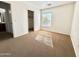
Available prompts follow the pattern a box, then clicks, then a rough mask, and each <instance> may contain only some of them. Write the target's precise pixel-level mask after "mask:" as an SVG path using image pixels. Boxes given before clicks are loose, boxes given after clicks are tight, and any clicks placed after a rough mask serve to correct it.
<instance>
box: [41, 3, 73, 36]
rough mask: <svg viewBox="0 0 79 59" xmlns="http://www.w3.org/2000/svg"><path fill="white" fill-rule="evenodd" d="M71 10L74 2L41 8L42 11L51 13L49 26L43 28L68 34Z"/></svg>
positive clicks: (71, 15)
mask: <svg viewBox="0 0 79 59" xmlns="http://www.w3.org/2000/svg"><path fill="white" fill-rule="evenodd" d="M73 11H74V3H70V4H66V5H62V6H58V7H53V8H50V9H44V10H42V12H51V13H52V15H53V16H52V24H51V26H50V27H47V28H43V29H45V30H48V31H53V32H58V33H62V34H67V35H69V34H70V31H71V24H72V17H73ZM41 28H42V27H41Z"/></svg>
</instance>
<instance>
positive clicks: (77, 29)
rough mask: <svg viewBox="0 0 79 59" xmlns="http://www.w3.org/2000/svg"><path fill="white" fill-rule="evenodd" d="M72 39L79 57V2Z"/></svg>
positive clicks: (73, 24) (76, 6) (76, 7)
mask: <svg viewBox="0 0 79 59" xmlns="http://www.w3.org/2000/svg"><path fill="white" fill-rule="evenodd" d="M71 39H72V43H73V46H74V49H75V53H76V56H78V57H79V2H76V5H75V11H74V17H73V23H72V29H71Z"/></svg>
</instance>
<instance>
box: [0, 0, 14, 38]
mask: <svg viewBox="0 0 79 59" xmlns="http://www.w3.org/2000/svg"><path fill="white" fill-rule="evenodd" d="M10 37H13V30H12V18H11V5H10V4H9V3H6V2H2V1H0V39H4V38H5V39H6V38H10Z"/></svg>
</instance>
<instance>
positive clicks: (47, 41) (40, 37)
mask: <svg viewBox="0 0 79 59" xmlns="http://www.w3.org/2000/svg"><path fill="white" fill-rule="evenodd" d="M35 40H37V41H39V42H41V43H43V44H45V45H47V46H50V47H52V48H53V42H52V37H51V36H50V35H46V34H38V35H37V36H36V38H35Z"/></svg>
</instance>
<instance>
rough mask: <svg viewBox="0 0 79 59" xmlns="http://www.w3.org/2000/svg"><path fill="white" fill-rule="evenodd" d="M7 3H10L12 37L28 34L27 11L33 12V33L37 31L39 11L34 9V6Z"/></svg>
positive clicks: (22, 3) (21, 3)
mask: <svg viewBox="0 0 79 59" xmlns="http://www.w3.org/2000/svg"><path fill="white" fill-rule="evenodd" d="M9 3H11V12H12V23H13V33H14V37H18V36H22V35H24V34H27V33H28V10H31V11H34V31H36V30H38V29H39V27H40V25H39V24H40V23H39V21H40V20H39V16H38V15H39V14H38V13H39V11H38V10H37V9H35V6H33V5H31V4H29V3H24V2H9ZM37 20H38V21H37Z"/></svg>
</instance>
